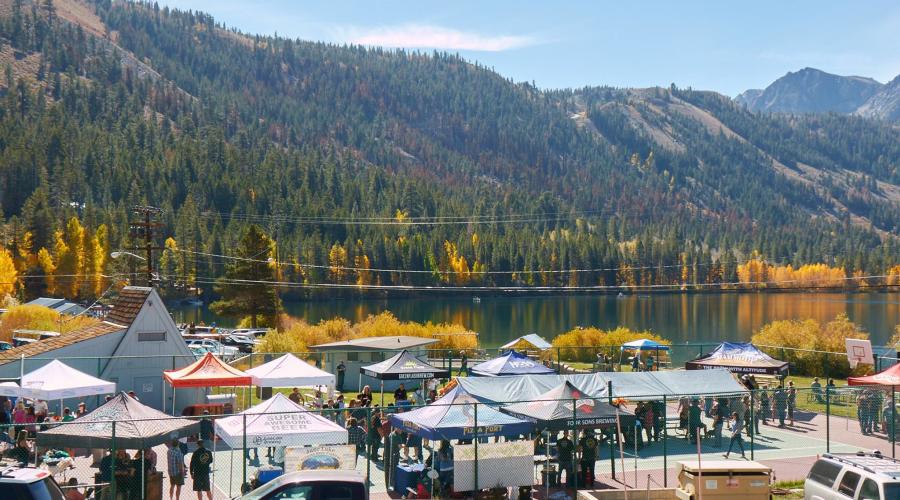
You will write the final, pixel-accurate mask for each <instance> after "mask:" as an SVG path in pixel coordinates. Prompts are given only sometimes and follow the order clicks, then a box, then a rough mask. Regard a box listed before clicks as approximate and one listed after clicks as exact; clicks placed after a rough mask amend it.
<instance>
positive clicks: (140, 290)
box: [106, 286, 153, 326]
mask: <svg viewBox="0 0 900 500" xmlns="http://www.w3.org/2000/svg"><path fill="white" fill-rule="evenodd" d="M152 291H153V289H152V288H149V287H145V286H126V287H125V288H123V289H122V291H121V292H119V297H118V298H117V299H116V302H115V304H113V308H112V311H110V312H109V314H107V315H106V321H109V322H111V323H115V324H117V325H122V326H131V323H132V322H134V318H135V317H137V314H138V312H140V310H141V307H143V306H144V302H145V301H146V300H147V297H149V296H150V292H152Z"/></svg>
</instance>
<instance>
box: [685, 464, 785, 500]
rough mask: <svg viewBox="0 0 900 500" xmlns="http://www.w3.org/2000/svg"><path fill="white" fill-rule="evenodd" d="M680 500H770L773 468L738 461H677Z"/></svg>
mask: <svg viewBox="0 0 900 500" xmlns="http://www.w3.org/2000/svg"><path fill="white" fill-rule="evenodd" d="M677 470H678V484H679V486H678V488H677V489H676V490H675V495H676V496H677V497H678V498H679V499H681V500H697V491H698V490H699V491H700V493H701V496H702V497H703V498H704V499H725V498H727V499H728V500H769V497H770V494H771V475H772V469H771V468H770V467H767V466H765V465H763V464H761V463H758V462H745V461H737V460H702V461H701V462H700V464H699V466H698V463H697V460H685V461H683V462H678V467H677Z"/></svg>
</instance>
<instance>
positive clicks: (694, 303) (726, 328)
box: [170, 292, 900, 347]
mask: <svg viewBox="0 0 900 500" xmlns="http://www.w3.org/2000/svg"><path fill="white" fill-rule="evenodd" d="M285 309H286V310H287V312H288V313H289V314H291V315H294V316H298V317H303V318H305V319H306V320H307V321H309V322H317V321H319V320H321V319H330V318H333V317H335V316H342V317H345V318H348V319H350V320H352V321H358V320H362V319H364V318H365V317H366V316H368V315H369V314H377V313H379V312H381V311H385V310H388V311H391V312H392V313H394V315H396V316H397V317H398V318H400V319H401V320H411V321H432V322H436V323H437V322H453V323H461V324H463V325H465V326H466V327H468V328H470V329H472V330H475V331H477V332H479V333H480V335H481V337H480V338H481V345H482V346H483V347H497V346H499V345H501V344H503V343H505V342H507V341H509V340H511V339H513V338H515V337H517V336H519V335H522V334H524V333H530V332H537V333H539V334H541V335H543V336H544V337H545V338H547V339H548V340H549V339H552V338H553V337H554V336H556V335H558V334H559V333H562V332H565V331H567V330H570V329H572V328H574V327H576V326H579V325H580V326H598V327H601V328H614V327H616V326H619V325H622V326H627V327H629V328H633V329H649V330H652V331H653V332H655V333H658V334H660V335H662V336H663V337H665V338H667V339H669V340H671V341H672V342H675V343H683V342H691V343H695V342H717V341H721V340H734V341H740V340H749V339H750V336H751V335H752V333H753V332H754V331H755V330H757V329H759V327H761V326H762V325H764V324H766V323H767V322H769V321H773V320H777V319H806V318H814V319H817V320H819V321H823V322H824V321H828V320H830V319H832V318H834V317H835V316H836V315H837V314H839V313H846V314H847V315H848V316H849V317H850V319H851V320H852V321H854V322H856V323H858V324H860V325H862V326H863V327H864V328H865V329H866V331H868V332H869V333H870V335H871V339H872V341H873V343H875V344H883V343H884V342H886V341H887V339H888V338H890V336H891V334H892V332H893V329H894V327H895V326H896V325H897V324H900V293H895V292H892V293H850V294H844V293H740V294H737V293H724V294H702V295H701V294H693V295H692V294H667V295H649V296H633V295H632V296H626V297H616V296H611V295H575V296H572V295H568V296H562V295H561V296H534V297H482V298H481V301H480V302H479V303H475V302H473V300H472V299H471V298H470V297H444V296H439V295H438V296H433V297H428V298H420V299H386V300H333V301H317V302H293V303H285ZM170 310H171V311H172V313H173V314H174V316H175V319H176V321H179V322H182V321H185V322H186V321H200V320H203V321H205V322H206V323H211V322H213V321H216V322H217V323H218V324H220V325H224V326H228V325H231V324H232V323H233V321H231V320H228V319H223V318H217V317H216V316H215V315H214V314H212V313H211V312H210V311H209V310H208V309H207V308H206V307H196V306H193V307H191V306H172V307H170Z"/></svg>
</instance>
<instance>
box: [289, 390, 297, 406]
mask: <svg viewBox="0 0 900 500" xmlns="http://www.w3.org/2000/svg"><path fill="white" fill-rule="evenodd" d="M288 399H290V400H291V401H293V402H294V403H296V404H300V389H298V388H296V387H294V389H293V390H292V391H291V394H290V395H289V396H288Z"/></svg>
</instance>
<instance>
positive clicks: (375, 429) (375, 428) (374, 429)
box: [368, 407, 381, 462]
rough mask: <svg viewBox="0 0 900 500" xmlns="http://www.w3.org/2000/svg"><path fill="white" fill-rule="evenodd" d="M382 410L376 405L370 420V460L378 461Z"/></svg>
mask: <svg viewBox="0 0 900 500" xmlns="http://www.w3.org/2000/svg"><path fill="white" fill-rule="evenodd" d="M380 431H381V412H380V410H379V409H378V408H377V407H376V408H375V409H374V410H372V418H371V419H370V420H369V436H368V440H369V460H371V461H373V462H377V461H378V448H379V447H380V446H381V433H380Z"/></svg>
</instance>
